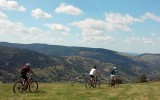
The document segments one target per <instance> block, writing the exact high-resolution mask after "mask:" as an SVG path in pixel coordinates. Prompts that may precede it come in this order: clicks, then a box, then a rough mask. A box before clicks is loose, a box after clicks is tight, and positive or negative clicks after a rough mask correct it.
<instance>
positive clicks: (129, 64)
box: [0, 42, 160, 82]
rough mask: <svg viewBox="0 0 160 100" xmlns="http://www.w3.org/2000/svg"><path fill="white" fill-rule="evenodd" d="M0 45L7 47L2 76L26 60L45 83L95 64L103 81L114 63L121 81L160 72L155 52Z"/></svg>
mask: <svg viewBox="0 0 160 100" xmlns="http://www.w3.org/2000/svg"><path fill="white" fill-rule="evenodd" d="M0 45H3V46H6V47H3V46H1V49H0V68H1V69H0V74H1V75H3V74H4V73H6V74H8V73H9V75H10V76H13V75H15V73H14V72H13V71H14V70H15V69H18V68H19V67H20V66H22V65H23V64H24V63H26V62H31V63H32V65H33V67H34V70H35V71H36V73H37V74H38V79H39V80H41V81H45V82H51V81H59V80H69V79H70V77H80V78H84V77H86V74H88V72H89V70H90V69H91V68H92V66H94V65H96V66H97V67H98V70H99V71H100V72H101V74H102V75H101V76H102V77H101V78H102V79H103V80H104V79H106V78H108V76H109V74H110V70H111V67H112V66H113V64H116V65H117V67H118V70H119V75H120V76H122V80H124V81H134V80H136V79H137V77H139V76H140V75H142V74H146V75H147V77H148V78H152V79H153V77H155V76H156V75H158V74H160V73H159V71H160V67H159V62H160V60H159V59H160V57H159V55H158V54H155V55H153V54H142V55H138V56H131V55H128V54H124V53H119V52H116V51H111V50H107V49H101V48H86V47H67V46H56V45H47V44H15V43H6V42H0ZM148 56H149V57H148ZM151 58H152V59H151ZM153 58H154V59H153ZM0 79H1V80H2V79H3V77H0Z"/></svg>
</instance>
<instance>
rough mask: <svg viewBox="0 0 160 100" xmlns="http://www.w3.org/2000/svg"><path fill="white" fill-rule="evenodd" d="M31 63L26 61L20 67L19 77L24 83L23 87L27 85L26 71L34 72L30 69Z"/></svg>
mask: <svg viewBox="0 0 160 100" xmlns="http://www.w3.org/2000/svg"><path fill="white" fill-rule="evenodd" d="M30 67H31V64H30V63H26V64H25V65H24V66H23V67H22V68H21V73H20V74H21V76H20V77H21V78H23V83H24V88H26V87H27V85H28V83H29V81H28V77H27V73H30V74H34V72H33V71H32V70H31V68H30Z"/></svg>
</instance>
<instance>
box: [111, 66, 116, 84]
mask: <svg viewBox="0 0 160 100" xmlns="http://www.w3.org/2000/svg"><path fill="white" fill-rule="evenodd" d="M116 77H117V67H115V66H114V67H113V70H112V71H111V75H110V78H111V80H112V82H115V81H116Z"/></svg>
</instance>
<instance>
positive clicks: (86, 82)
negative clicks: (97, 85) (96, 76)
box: [85, 79, 91, 88]
mask: <svg viewBox="0 0 160 100" xmlns="http://www.w3.org/2000/svg"><path fill="white" fill-rule="evenodd" d="M85 87H86V88H91V80H90V79H89V80H86V81H85Z"/></svg>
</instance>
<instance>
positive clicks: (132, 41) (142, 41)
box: [124, 37, 153, 45]
mask: <svg viewBox="0 0 160 100" xmlns="http://www.w3.org/2000/svg"><path fill="white" fill-rule="evenodd" d="M124 42H125V43H127V44H129V45H131V44H153V41H152V39H149V38H140V37H127V38H126V40H125V41H124Z"/></svg>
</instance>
